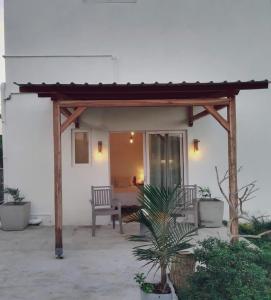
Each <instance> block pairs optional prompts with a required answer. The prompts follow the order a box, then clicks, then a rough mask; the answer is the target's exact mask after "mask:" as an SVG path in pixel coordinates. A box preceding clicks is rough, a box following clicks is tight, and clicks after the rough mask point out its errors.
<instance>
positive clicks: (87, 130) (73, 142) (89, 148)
mask: <svg viewBox="0 0 271 300" xmlns="http://www.w3.org/2000/svg"><path fill="white" fill-rule="evenodd" d="M77 132H84V133H87V137H88V163H86V164H77V163H76V162H75V133H77ZM71 139H72V143H71V145H72V166H73V167H87V166H90V165H91V162H92V151H91V131H90V130H89V129H81V128H80V129H77V128H76V129H72V130H71Z"/></svg>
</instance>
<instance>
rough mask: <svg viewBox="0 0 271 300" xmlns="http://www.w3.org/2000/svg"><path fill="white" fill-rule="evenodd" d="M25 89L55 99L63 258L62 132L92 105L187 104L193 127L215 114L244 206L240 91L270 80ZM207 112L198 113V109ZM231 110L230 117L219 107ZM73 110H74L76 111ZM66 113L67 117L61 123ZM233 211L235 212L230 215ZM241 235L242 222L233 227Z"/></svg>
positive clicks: (233, 190)
mask: <svg viewBox="0 0 271 300" xmlns="http://www.w3.org/2000/svg"><path fill="white" fill-rule="evenodd" d="M18 85H19V87H20V92H21V93H36V94H37V95H38V96H39V97H41V98H42V97H46V98H51V100H52V102H53V124H54V126H53V128H54V130H53V131H54V178H55V253H56V257H58V258H60V257H63V244H62V167H61V134H62V133H63V132H64V131H65V130H66V129H67V128H68V127H69V126H70V125H71V124H72V123H73V122H76V120H78V118H79V117H80V115H81V114H82V113H83V112H84V111H85V110H86V109H87V108H90V107H91V108H92V107H102V108H110V107H169V106H171V107H178V106H182V107H187V117H188V118H187V119H188V125H189V126H193V123H194V121H195V120H199V119H200V118H202V117H205V116H208V115H211V116H213V117H214V119H215V120H217V121H218V123H219V124H220V125H221V126H222V127H223V128H224V129H225V130H226V132H227V136H228V165H229V194H230V195H229V199H230V201H231V203H232V204H233V206H234V207H237V205H238V195H237V193H238V188H237V151H236V148H237V147H236V101H235V97H236V95H238V93H239V91H240V90H251V89H266V88H268V81H267V80H264V81H248V82H241V81H238V82H221V83H213V82H209V83H199V82H196V83H186V82H184V83H179V84H175V83H168V84H159V83H154V84H129V83H128V84H115V83H113V84H96V85H95V84H94V85H90V84H74V83H71V84H59V83H56V84H31V83H27V84H18ZM194 106H200V107H203V108H204V110H203V111H202V112H200V113H198V114H196V115H193V107H194ZM225 107H226V108H227V118H226V119H225V118H224V117H223V116H222V115H221V114H220V113H219V112H218V111H219V110H220V109H222V108H225ZM71 109H72V110H71ZM61 114H63V115H65V117H66V120H65V121H64V122H63V123H61ZM232 214H233V212H232V211H231V210H230V216H232ZM231 233H232V235H233V236H237V233H238V220H236V221H234V222H233V223H232V226H231Z"/></svg>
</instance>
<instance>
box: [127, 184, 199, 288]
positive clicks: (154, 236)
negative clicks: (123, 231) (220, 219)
mask: <svg viewBox="0 0 271 300" xmlns="http://www.w3.org/2000/svg"><path fill="white" fill-rule="evenodd" d="M181 193H183V192H182V189H180V188H178V187H176V188H174V189H172V188H164V187H162V188H160V187H155V186H151V185H146V186H144V187H143V188H142V189H141V190H140V192H139V197H138V201H139V203H140V205H141V209H140V210H139V211H138V212H136V213H134V214H132V215H131V216H130V217H129V218H128V219H126V221H127V222H133V221H136V222H139V223H141V224H143V225H145V226H146V227H147V229H148V231H149V234H150V239H149V242H146V243H144V244H143V245H140V246H136V247H134V248H133V254H134V255H135V256H136V258H137V259H138V260H139V261H146V264H145V266H146V265H150V271H151V270H152V269H153V268H154V269H156V271H158V270H159V269H160V270H161V279H160V283H159V284H158V285H157V287H156V290H158V291H159V292H160V293H162V294H163V293H167V275H166V273H167V269H168V268H169V266H170V263H171V262H172V260H173V259H174V258H175V257H176V255H177V253H178V252H179V251H181V250H184V249H187V248H190V247H191V245H190V244H189V241H190V240H191V236H192V234H193V232H194V231H195V229H194V227H192V226H191V225H189V224H185V223H177V222H176V221H175V220H174V217H173V215H174V210H175V208H176V205H177V203H178V201H179V200H180V199H181V196H182V195H181ZM130 240H132V241H146V237H143V236H139V235H133V236H131V237H130Z"/></svg>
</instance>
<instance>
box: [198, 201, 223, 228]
mask: <svg viewBox="0 0 271 300" xmlns="http://www.w3.org/2000/svg"><path fill="white" fill-rule="evenodd" d="M223 213H224V202H223V201H221V200H218V199H215V198H204V199H200V201H199V216H200V225H201V226H204V227H221V226H222V221H223Z"/></svg>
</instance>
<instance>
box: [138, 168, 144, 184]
mask: <svg viewBox="0 0 271 300" xmlns="http://www.w3.org/2000/svg"><path fill="white" fill-rule="evenodd" d="M137 182H138V183H144V169H143V168H139V169H138V170H137Z"/></svg>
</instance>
